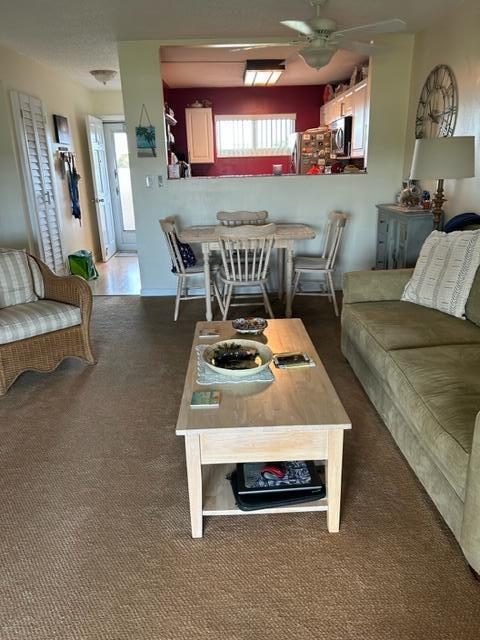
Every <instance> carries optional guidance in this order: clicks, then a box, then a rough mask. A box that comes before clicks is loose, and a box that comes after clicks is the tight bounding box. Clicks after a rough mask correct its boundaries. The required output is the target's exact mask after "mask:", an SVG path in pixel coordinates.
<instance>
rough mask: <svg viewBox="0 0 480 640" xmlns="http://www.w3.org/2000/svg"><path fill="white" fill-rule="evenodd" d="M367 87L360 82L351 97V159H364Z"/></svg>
mask: <svg viewBox="0 0 480 640" xmlns="http://www.w3.org/2000/svg"><path fill="white" fill-rule="evenodd" d="M367 94H368V85H367V82H366V81H365V82H360V83H359V84H358V85H356V86H355V87H354V89H353V96H352V116H353V122H352V146H351V157H352V158H364V157H365V155H366V147H367V138H368V95H367Z"/></svg>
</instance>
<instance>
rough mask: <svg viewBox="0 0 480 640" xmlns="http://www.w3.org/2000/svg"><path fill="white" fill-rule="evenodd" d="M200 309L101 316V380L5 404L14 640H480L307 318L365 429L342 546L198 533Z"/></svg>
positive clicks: (78, 374) (311, 316)
mask: <svg viewBox="0 0 480 640" xmlns="http://www.w3.org/2000/svg"><path fill="white" fill-rule="evenodd" d="M202 309H203V307H202V305H201V303H200V302H196V301H195V302H190V303H186V304H185V305H184V306H183V308H182V311H181V319H180V321H179V322H178V324H177V325H175V324H174V323H173V322H172V321H171V318H172V312H173V300H171V299H139V298H136V297H124V298H121V297H120V298H119V297H115V298H114V297H111V298H109V297H99V298H96V299H95V313H94V328H93V335H94V346H95V351H96V354H97V355H98V358H99V362H98V365H97V366H95V367H86V366H84V365H83V364H82V363H81V362H79V361H76V360H69V361H66V362H64V363H63V364H62V365H61V366H60V367H59V368H58V369H57V371H56V372H55V373H53V374H48V375H43V374H37V373H28V374H25V375H23V376H22V377H21V378H20V379H19V380H18V381H17V382H16V384H15V385H14V386H13V387H12V389H11V390H10V392H9V393H8V395H7V396H6V397H5V398H3V399H1V400H0V510H1V511H0V536H1V540H0V554H1V558H0V638H1V639H2V640H20V639H22V640H27V639H28V640H40V639H42V640H53V639H61V640H77V639H78V640H80V639H81V640H84V639H85V640H86V639H88V640H93V639H95V640H96V639H100V640H103V639H105V640H107V639H108V640H184V639H185V640H186V639H188V640H190V639H192V640H197V639H198V640H204V639H205V640H206V639H207V638H209V639H211V638H215V639H217V638H218V639H222V640H223V639H225V640H227V639H228V640H237V639H238V640H247V639H248V640H256V639H257V638H266V637H268V638H275V640H277V639H283V638H296V639H302V640H310V639H320V640H327V639H328V640H353V639H355V640H357V639H361V640H364V639H368V640H387V639H400V640H407V639H422V640H429V639H441V640H450V639H451V640H469V639H472V640H473V639H475V640H478V638H479V637H480V583H479V582H477V581H476V580H475V579H474V577H473V576H472V574H471V573H470V571H469V568H468V566H467V565H466V563H465V561H464V558H463V556H462V554H461V552H460V549H459V547H458V546H457V544H456V542H455V540H454V538H453V536H452V535H451V533H450V532H449V530H448V529H447V527H446V525H445V524H444V523H443V521H442V519H441V518H440V516H439V515H438V513H437V511H436V510H435V508H434V507H433V505H432V503H431V501H430V499H429V498H428V496H427V495H426V493H425V492H424V491H423V489H422V487H421V486H420V484H419V482H418V481H417V479H416V478H415V475H414V474H413V472H412V471H411V470H410V468H409V466H408V465H407V463H406V462H405V460H404V459H403V458H402V456H401V454H400V453H399V451H398V450H397V448H396V446H395V444H394V442H393V440H392V439H391V437H390V435H389V433H388V431H387V430H386V428H385V427H384V426H383V424H382V422H381V420H380V419H379V417H378V416H377V414H376V412H375V410H374V409H373V407H372V405H371V404H370V403H369V401H368V399H367V398H366V396H365V395H364V393H363V391H362V389H361V387H360V385H359V383H358V382H357V380H356V379H355V376H354V375H353V373H352V371H351V370H350V368H349V366H348V364H347V363H346V362H345V361H344V359H343V358H342V356H341V353H340V350H339V323H338V321H337V320H335V319H334V316H333V312H332V310H331V307H330V306H329V305H328V304H327V303H326V301H325V302H322V303H320V304H319V302H318V300H317V299H311V298H307V299H306V298H303V299H301V300H300V299H299V302H298V304H297V305H296V313H297V315H299V316H301V317H302V318H303V319H304V322H305V324H306V326H307V329H308V330H309V332H310V335H311V336H312V339H313V341H314V343H315V344H316V346H317V348H318V351H319V353H320V355H321V357H322V358H323V360H324V362H325V365H326V368H327V370H328V372H329V374H330V376H331V378H332V380H333V382H334V384H335V386H336V388H337V390H338V392H339V395H340V397H341V399H342V401H343V402H344V404H345V407H346V409H347V411H348V413H349V414H350V416H351V418H352V421H353V425H354V428H353V430H352V432H350V433H348V434H347V436H346V444H345V472H344V494H343V495H344V504H343V517H342V523H341V530H340V533H338V534H329V533H328V532H327V529H326V521H325V515H324V514H298V515H270V516H264V515H261V516H249V517H230V518H228V517H225V518H220V517H218V518H211V519H209V520H207V522H206V527H205V537H204V538H203V539H202V540H192V539H191V538H190V532H189V516H188V503H187V489H186V481H185V472H184V452H183V442H182V439H181V438H177V437H175V435H174V425H175V422H176V414H177V409H178V404H179V400H180V395H181V391H182V384H183V378H184V373H185V368H186V364H187V358H188V353H189V350H190V342H191V335H192V331H193V327H194V323H195V321H196V320H197V319H201V318H202Z"/></svg>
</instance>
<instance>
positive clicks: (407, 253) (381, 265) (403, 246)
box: [375, 204, 433, 269]
mask: <svg viewBox="0 0 480 640" xmlns="http://www.w3.org/2000/svg"><path fill="white" fill-rule="evenodd" d="M377 209H378V217H377V255H376V261H375V268H376V269H404V268H407V267H414V266H415V263H416V261H417V258H418V255H419V253H420V249H421V248H422V245H423V243H424V242H425V240H426V238H427V236H428V235H430V233H431V232H432V231H433V214H432V212H431V211H425V210H424V209H407V208H405V207H399V206H396V205H394V204H378V205H377Z"/></svg>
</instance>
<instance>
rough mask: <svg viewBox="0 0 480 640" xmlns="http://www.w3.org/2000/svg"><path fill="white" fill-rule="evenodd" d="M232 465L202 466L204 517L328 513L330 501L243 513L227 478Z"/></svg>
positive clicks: (324, 500) (322, 500) (315, 501)
mask: <svg viewBox="0 0 480 640" xmlns="http://www.w3.org/2000/svg"><path fill="white" fill-rule="evenodd" d="M234 468H235V465H232V464H209V465H202V472H203V508H202V514H203V515H204V516H247V515H259V514H268V513H304V512H307V511H327V509H328V500H327V498H323V499H321V500H312V502H302V503H299V504H292V505H288V506H283V507H272V508H269V509H258V510H256V511H242V510H241V509H239V508H238V507H237V505H236V504H235V498H234V496H233V491H232V487H231V485H230V481H229V480H228V479H227V478H226V476H227V475H228V474H229V473H231V472H232V471H233V469H234Z"/></svg>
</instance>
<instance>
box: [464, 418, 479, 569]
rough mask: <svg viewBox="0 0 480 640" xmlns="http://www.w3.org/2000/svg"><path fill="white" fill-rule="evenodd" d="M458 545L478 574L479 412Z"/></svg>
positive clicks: (469, 464)
mask: <svg viewBox="0 0 480 640" xmlns="http://www.w3.org/2000/svg"><path fill="white" fill-rule="evenodd" d="M460 545H461V547H462V550H463V553H464V554H465V557H466V558H467V560H468V563H469V564H470V566H471V567H472V569H474V570H475V571H476V572H477V573H478V574H480V413H478V415H477V420H476V422H475V430H474V432H473V442H472V452H471V454H470V460H469V462H468V471H467V487H466V491H465V506H464V509H463V522H462V531H461V535H460Z"/></svg>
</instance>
